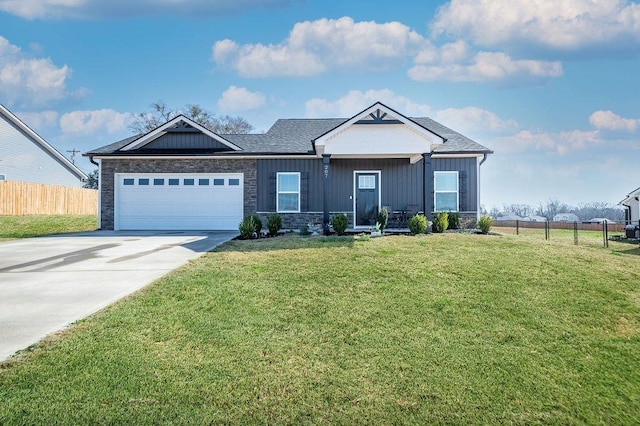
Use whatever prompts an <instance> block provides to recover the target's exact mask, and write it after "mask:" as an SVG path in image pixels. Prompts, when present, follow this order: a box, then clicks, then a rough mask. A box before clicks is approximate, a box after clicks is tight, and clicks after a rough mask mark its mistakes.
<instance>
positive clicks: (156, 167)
mask: <svg viewBox="0 0 640 426" xmlns="http://www.w3.org/2000/svg"><path fill="white" fill-rule="evenodd" d="M490 153H492V151H491V150H489V149H487V148H485V147H484V146H482V145H480V144H478V143H476V142H474V141H472V140H470V139H469V138H467V137H465V136H463V135H461V134H459V133H457V132H455V131H453V130H451V129H449V128H447V127H445V126H443V125H442V124H440V123H437V122H435V121H433V120H431V119H429V118H409V117H406V116H404V115H402V114H400V113H399V112H397V111H394V110H393V109H391V108H389V107H387V106H385V105H383V104H381V103H376V104H374V105H372V106H371V107H369V108H367V109H365V110H364V111H362V112H360V113H359V114H357V115H355V116H353V117H351V118H335V119H281V120H278V121H276V123H275V124H274V125H273V126H272V127H271V128H270V129H269V130H268V131H267V132H266V133H264V134H248V135H218V134H215V133H213V132H211V131H210V130H208V129H206V128H204V127H202V126H201V125H199V124H197V123H195V122H194V121H192V120H190V119H189V118H187V117H185V116H182V115H181V116H178V117H176V118H174V119H172V120H170V121H168V122H167V123H165V124H164V125H162V126H160V127H158V128H157V129H155V130H153V131H151V132H149V133H147V134H144V135H137V136H133V137H130V138H127V139H125V140H122V141H119V142H116V143H113V144H111V145H107V146H104V147H102V148H98V149H95V150H93V151H90V152H88V153H86V154H84V155H86V156H88V157H90V159H91V160H92V161H94V162H96V163H97V164H99V166H100V191H101V192H100V194H101V208H100V212H101V217H100V221H101V222H100V223H101V227H102V228H103V229H116V230H125V229H211V230H215V229H221V230H224V229H227V230H236V229H238V223H239V222H240V221H241V220H242V218H243V217H244V216H247V215H251V214H258V215H260V216H261V217H262V218H265V217H266V216H267V215H268V214H270V213H274V212H278V213H280V215H281V216H282V218H283V224H284V227H285V228H293V229H297V228H299V227H300V226H302V225H305V224H307V223H322V224H325V225H327V224H328V223H329V221H330V219H331V217H332V216H333V215H335V214H337V213H346V214H347V216H348V217H349V224H350V226H351V227H353V228H356V229H357V228H364V227H370V226H372V225H375V223H376V215H377V213H378V210H379V209H380V208H381V207H382V206H390V207H391V209H392V210H394V211H424V212H426V214H427V216H432V215H433V213H434V212H436V211H452V212H458V213H459V214H460V216H461V217H462V218H471V219H473V220H474V221H475V220H477V218H478V216H479V208H480V166H481V164H482V163H483V162H484V161H485V160H486V158H487V155H488V154H490Z"/></svg>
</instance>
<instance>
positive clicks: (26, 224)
mask: <svg viewBox="0 0 640 426" xmlns="http://www.w3.org/2000/svg"><path fill="white" fill-rule="evenodd" d="M97 224H98V219H97V217H96V215H78V216H74V215H27V216H1V215H0V241H1V240H7V239H15V238H29V237H41V236H45V235H52V234H64V233H69V232H83V231H95V229H96V227H97Z"/></svg>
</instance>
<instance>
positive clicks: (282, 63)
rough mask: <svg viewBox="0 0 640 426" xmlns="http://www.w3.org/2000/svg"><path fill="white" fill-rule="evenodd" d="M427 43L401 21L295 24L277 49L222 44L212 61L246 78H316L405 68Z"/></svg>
mask: <svg viewBox="0 0 640 426" xmlns="http://www.w3.org/2000/svg"><path fill="white" fill-rule="evenodd" d="M425 44H428V42H427V41H426V40H425V39H424V38H423V37H422V36H421V35H419V34H418V33H416V32H415V31H412V30H411V29H410V28H409V27H407V26H406V25H404V24H401V23H399V22H388V23H384V24H378V23H376V22H354V21H353V19H351V18H349V17H343V18H340V19H319V20H317V21H312V22H311V21H306V22H301V23H297V24H295V25H294V27H293V29H292V30H291V33H290V34H289V37H288V38H287V39H286V40H285V41H284V42H282V43H280V44H277V45H273V44H270V45H263V44H245V45H242V46H239V45H238V44H237V43H235V42H234V41H232V40H221V41H218V42H216V43H215V44H214V46H213V59H214V61H215V62H216V63H217V64H218V65H220V66H225V67H229V68H231V69H234V70H236V71H237V72H238V73H239V74H240V75H242V76H245V77H272V76H311V75H317V74H321V73H323V72H326V71H328V70H330V69H353V68H358V69H367V70H379V69H387V68H391V67H397V66H398V65H402V64H403V62H404V60H405V59H406V58H407V57H411V56H413V55H415V54H417V53H418V52H419V51H420V50H421V49H423V48H424V46H425Z"/></svg>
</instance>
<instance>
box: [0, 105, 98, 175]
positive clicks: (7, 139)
mask: <svg viewBox="0 0 640 426" xmlns="http://www.w3.org/2000/svg"><path fill="white" fill-rule="evenodd" d="M86 179H87V175H85V173H84V172H83V171H82V170H80V169H78V168H77V167H76V166H75V165H73V163H71V161H69V160H67V158H66V157H65V156H64V155H62V154H60V153H59V152H58V151H57V150H56V149H55V148H54V147H52V146H51V145H50V144H48V143H47V142H46V141H45V140H44V139H42V138H41V137H40V136H39V135H38V134H37V133H36V132H34V131H33V130H32V129H31V128H29V126H27V125H26V124H25V123H24V122H22V120H20V119H19V118H18V117H16V116H15V115H14V114H13V113H12V112H11V111H9V110H8V109H7V108H5V107H4V106H2V105H0V180H14V181H22V182H35V183H44V184H50V185H64V186H75V187H81V186H82V184H83V181H85V180H86Z"/></svg>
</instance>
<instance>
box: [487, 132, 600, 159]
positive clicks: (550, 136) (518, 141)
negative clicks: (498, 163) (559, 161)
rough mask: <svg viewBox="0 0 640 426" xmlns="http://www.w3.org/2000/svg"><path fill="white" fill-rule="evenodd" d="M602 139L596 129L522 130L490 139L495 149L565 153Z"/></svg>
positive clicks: (594, 143) (594, 144)
mask: <svg viewBox="0 0 640 426" xmlns="http://www.w3.org/2000/svg"><path fill="white" fill-rule="evenodd" d="M603 143H604V139H602V138H601V137H600V133H599V132H598V131H597V130H593V131H582V130H571V131H566V132H559V133H547V132H537V131H531V130H522V131H520V132H518V133H516V134H515V135H512V136H505V137H501V138H496V139H493V140H492V141H491V144H492V147H493V148H494V149H495V150H496V151H503V152H520V151H525V150H528V149H534V150H536V151H546V152H555V153H557V154H559V155H566V154H568V153H570V152H574V151H578V150H584V149H587V148H589V147H593V146H597V145H601V144H603Z"/></svg>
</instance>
